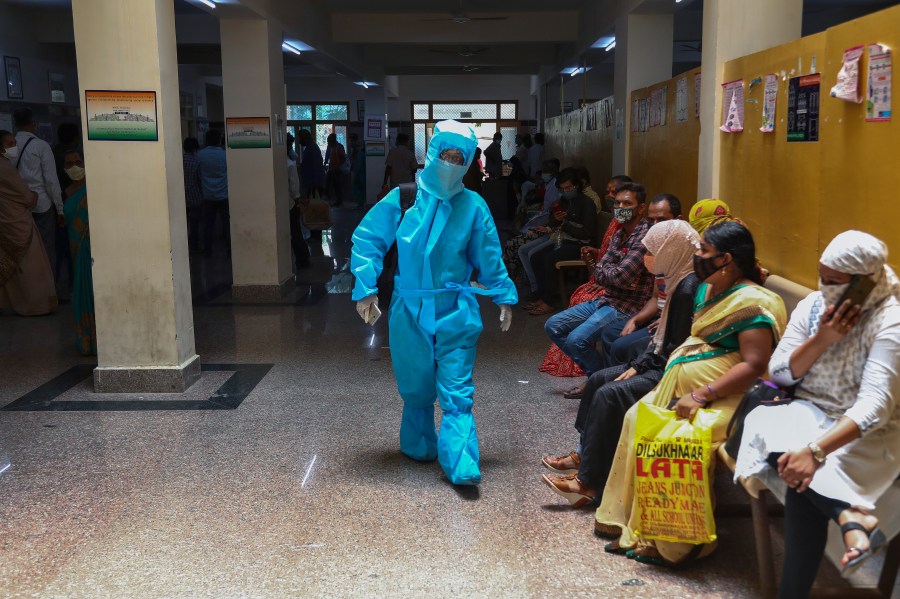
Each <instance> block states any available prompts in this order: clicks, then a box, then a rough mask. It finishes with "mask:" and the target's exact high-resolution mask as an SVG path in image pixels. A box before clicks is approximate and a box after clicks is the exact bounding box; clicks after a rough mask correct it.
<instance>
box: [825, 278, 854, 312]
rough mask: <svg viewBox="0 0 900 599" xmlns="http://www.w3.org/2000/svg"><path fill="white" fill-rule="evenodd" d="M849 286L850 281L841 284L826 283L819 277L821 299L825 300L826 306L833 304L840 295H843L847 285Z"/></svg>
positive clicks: (835, 303)
mask: <svg viewBox="0 0 900 599" xmlns="http://www.w3.org/2000/svg"><path fill="white" fill-rule="evenodd" d="M849 286H850V283H844V284H843V285H826V284H825V283H823V282H822V280H821V279H819V291H821V292H822V299H824V300H825V305H826V306H835V305H837V302H838V300H839V299H841V296H842V295H844V292H845V291H846V290H847V287H849Z"/></svg>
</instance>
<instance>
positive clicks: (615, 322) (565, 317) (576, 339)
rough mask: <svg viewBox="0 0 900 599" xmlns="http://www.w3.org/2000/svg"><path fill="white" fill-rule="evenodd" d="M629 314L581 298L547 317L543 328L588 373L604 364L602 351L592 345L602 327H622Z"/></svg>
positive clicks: (597, 301)
mask: <svg viewBox="0 0 900 599" xmlns="http://www.w3.org/2000/svg"><path fill="white" fill-rule="evenodd" d="M628 319H629V316H628V315H627V314H623V313H622V312H619V311H618V310H616V309H615V308H613V307H612V306H608V305H606V304H601V303H600V300H593V301H590V302H584V303H583V304H578V305H577V306H572V307H571V308H569V309H568V310H563V311H562V312H560V313H559V314H556V315H555V316H552V317H550V318H549V319H548V320H547V322H546V324H544V331H545V332H546V333H547V336H548V337H550V340H551V341H553V343H555V344H556V345H557V346H558V347H559V349H561V350H562V351H563V353H564V354H566V355H567V356H569V357H570V358H572V359H573V360H574V361H575V363H576V364H578V365H579V366H581V369H582V370H584V371H585V373H587V375H588V376H590V375H591V374H593V373H595V372H597V371H598V370H601V369H602V368H603V354H601V353H600V352H598V351H597V348H596V347H595V345H596V343H597V341H599V340H600V336H601V335H602V334H603V331H604V329H606V328H607V327H610V326H612V327H618V330H619V331H621V330H622V327H624V326H625V323H626V322H628Z"/></svg>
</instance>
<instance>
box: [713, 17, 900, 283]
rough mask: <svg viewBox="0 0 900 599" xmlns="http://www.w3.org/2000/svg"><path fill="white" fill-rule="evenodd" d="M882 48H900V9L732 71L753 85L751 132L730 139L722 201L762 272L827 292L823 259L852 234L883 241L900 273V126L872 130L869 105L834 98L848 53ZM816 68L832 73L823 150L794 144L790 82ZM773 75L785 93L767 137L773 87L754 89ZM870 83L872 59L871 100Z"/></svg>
mask: <svg viewBox="0 0 900 599" xmlns="http://www.w3.org/2000/svg"><path fill="white" fill-rule="evenodd" d="M873 42H877V43H881V44H885V45H887V46H889V47H891V48H895V49H897V48H900V7H894V8H890V9H888V10H884V11H881V12H878V13H875V14H872V15H869V16H867V17H863V18H861V19H857V20H855V21H850V22H848V23H844V24H842V25H839V26H837V27H834V28H832V29H829V30H827V31H825V32H823V33H819V34H816V35H813V36H809V37H805V38H802V39H799V40H796V41H794V42H790V43H788V44H784V45H782V46H777V47H775V48H771V49H769V50H765V51H763V52H759V53H756V54H752V55H749V56H745V57H742V58H739V59H737V60H734V61H731V62H728V63H726V64H725V80H726V81H732V80H735V79H743V80H744V90H745V97H746V100H747V101H746V102H745V119H744V121H745V122H744V131H743V132H742V133H733V134H727V133H721V134H720V135H722V136H723V140H722V155H721V180H720V181H721V183H720V196H721V199H723V200H725V201H726V202H728V204H729V205H730V206H731V208H732V211H733V212H734V213H735V214H737V215H738V216H740V217H741V218H743V219H744V220H745V221H747V223H748V225H749V226H750V229H751V230H752V231H753V235H754V238H755V240H756V244H757V248H758V249H757V251H758V254H759V257H760V260H761V261H762V263H763V264H764V265H765V266H766V267H767V268H769V270H771V271H772V272H773V273H775V274H779V275H782V276H784V277H786V278H789V279H792V280H794V281H796V282H798V283H801V284H803V285H806V286H809V287H813V288H815V287H816V285H817V273H816V266H817V263H818V256H819V255H820V253H821V251H822V250H823V249H824V248H825V246H826V245H827V244H828V242H829V241H831V239H832V238H833V237H834V235H836V234H837V233H839V232H841V231H845V230H847V229H860V230H863V231H867V232H869V233H872V234H873V235H875V236H877V237H879V238H881V239H882V240H884V241H885V242H886V243H887V244H888V247H889V248H891V249H892V250H893V251H894V254H893V255H892V256H891V263H892V264H893V265H894V266H895V267H896V266H897V265H898V264H900V201H898V199H897V198H896V197H895V196H896V194H897V192H898V190H900V169H898V168H897V166H896V164H897V156H898V154H900V125H898V122H897V119H896V118H895V119H894V120H892V121H890V122H888V123H868V122H866V120H865V105H864V104H851V103H848V102H844V101H842V100H838V99H836V98H831V97H830V95H829V92H830V89H831V86H833V85H834V83H835V81H836V78H837V73H838V71H839V70H840V68H841V59H842V56H843V53H844V50H846V49H847V48H851V47H853V46H857V45H860V44H868V43H873ZM894 58H895V60H896V56H895V57H894ZM813 60H815V63H816V69H815V70H816V71H818V72H820V73H822V85H821V98H820V101H821V108H820V123H819V141H818V142H791V143H788V142H787V141H786V139H787V130H786V127H787V89H788V87H787V78H790V77H793V76H797V75H801V74H802V75H806V74H809V73H811V72H813V71H812V63H813ZM782 71H784V72H785V75H786V78H785V79H784V80H782V78H781V72H782ZM894 71H895V73H894V75H895V77H896V65H895V67H894ZM768 73H776V74H778V75H779V88H778V100H777V105H776V119H775V131H774V133H767V134H764V133H761V132H760V131H759V127H760V125H761V121H762V102H763V88H764V84H759V85H755V86H754V87H753V89H752V90H749V89H748V86H749V84H750V82H751V81H752V80H753V79H755V78H757V77H762V78H764V77H765V75H766V74H768ZM866 73H867V57H866V56H864V57H863V59H862V60H861V62H860V79H861V81H860V90H861V91H862V92H863V93H864V92H865V77H866ZM894 91H896V86H894ZM719 113H721V108H720V111H719Z"/></svg>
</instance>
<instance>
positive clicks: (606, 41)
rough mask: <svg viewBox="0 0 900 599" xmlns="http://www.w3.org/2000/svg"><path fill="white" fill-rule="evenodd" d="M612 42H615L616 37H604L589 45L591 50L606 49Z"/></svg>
mask: <svg viewBox="0 0 900 599" xmlns="http://www.w3.org/2000/svg"><path fill="white" fill-rule="evenodd" d="M614 41H616V36H614V35H604V36H603V37H601V38H598V39H597V41H596V42H594V43H593V44H591V48H606V47H607V46H608V45H610V44H611V43H612V42H614Z"/></svg>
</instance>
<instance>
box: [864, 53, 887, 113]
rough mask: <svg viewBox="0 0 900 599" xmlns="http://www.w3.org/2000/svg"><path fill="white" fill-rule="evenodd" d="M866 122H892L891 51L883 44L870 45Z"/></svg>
mask: <svg viewBox="0 0 900 599" xmlns="http://www.w3.org/2000/svg"><path fill="white" fill-rule="evenodd" d="M866 120H867V121H869V122H873V123H877V122H885V121H889V120H891V51H890V50H889V49H888V48H886V47H885V46H882V45H881V44H869V77H868V84H867V85H866Z"/></svg>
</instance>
